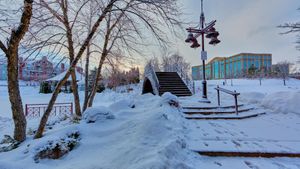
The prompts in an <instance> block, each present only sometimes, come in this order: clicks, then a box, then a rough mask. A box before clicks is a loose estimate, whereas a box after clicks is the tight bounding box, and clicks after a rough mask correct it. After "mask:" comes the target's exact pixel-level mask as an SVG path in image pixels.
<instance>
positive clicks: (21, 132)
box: [7, 48, 26, 142]
mask: <svg viewBox="0 0 300 169" xmlns="http://www.w3.org/2000/svg"><path fill="white" fill-rule="evenodd" d="M18 59H19V58H18V48H16V49H14V50H12V51H8V60H7V77H8V78H7V82H8V94H9V101H10V103H11V110H12V116H13V120H14V124H15V129H14V139H15V140H17V141H21V142H22V141H24V140H25V139H26V117H25V115H24V111H23V105H22V99H21V95H20V89H19V79H18V74H19V72H18Z"/></svg>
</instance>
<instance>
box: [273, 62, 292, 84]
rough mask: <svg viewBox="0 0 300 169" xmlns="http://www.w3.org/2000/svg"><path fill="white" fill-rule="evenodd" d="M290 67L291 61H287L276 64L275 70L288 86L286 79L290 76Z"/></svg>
mask: <svg viewBox="0 0 300 169" xmlns="http://www.w3.org/2000/svg"><path fill="white" fill-rule="evenodd" d="M289 67H290V63H289V62H287V61H284V62H280V63H277V64H276V65H274V71H275V73H276V74H277V75H278V76H279V77H280V78H282V80H283V85H284V86H286V80H287V78H288V76H289Z"/></svg>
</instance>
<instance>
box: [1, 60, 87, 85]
mask: <svg viewBox="0 0 300 169" xmlns="http://www.w3.org/2000/svg"><path fill="white" fill-rule="evenodd" d="M18 70H19V79H20V80H24V81H43V80H46V79H49V78H51V77H53V76H56V75H58V74H61V73H62V72H64V71H65V70H66V68H65V64H64V63H60V64H57V65H55V63H52V62H51V61H49V60H48V58H47V57H45V56H44V57H42V58H41V59H39V60H34V59H23V58H22V57H20V58H19V69H18ZM76 70H77V71H78V72H80V73H81V74H83V69H82V68H81V67H76ZM0 80H7V61H6V59H0Z"/></svg>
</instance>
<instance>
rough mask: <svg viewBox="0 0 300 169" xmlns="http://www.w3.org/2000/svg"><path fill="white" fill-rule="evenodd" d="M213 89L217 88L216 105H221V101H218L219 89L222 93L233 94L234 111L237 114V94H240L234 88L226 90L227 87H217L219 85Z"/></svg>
mask: <svg viewBox="0 0 300 169" xmlns="http://www.w3.org/2000/svg"><path fill="white" fill-rule="evenodd" d="M215 89H216V90H217V93H218V106H220V105H221V103H220V102H221V101H220V91H221V92H224V93H227V94H230V95H232V96H234V103H235V113H236V115H239V110H238V101H237V96H238V95H240V93H238V92H236V91H235V90H234V91H231V90H228V89H224V88H221V87H219V85H218V86H217V87H216V88H215Z"/></svg>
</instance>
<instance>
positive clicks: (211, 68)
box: [192, 53, 272, 80]
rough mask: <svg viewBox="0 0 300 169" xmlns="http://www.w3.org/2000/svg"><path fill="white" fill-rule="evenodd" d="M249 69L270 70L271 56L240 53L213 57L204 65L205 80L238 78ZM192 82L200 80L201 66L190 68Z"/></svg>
mask: <svg viewBox="0 0 300 169" xmlns="http://www.w3.org/2000/svg"><path fill="white" fill-rule="evenodd" d="M250 67H255V69H257V70H271V67H272V54H258V53H240V54H237V55H234V56H230V57H215V58H213V59H212V60H211V61H209V62H208V63H207V64H206V67H205V71H206V79H208V80H209V79H224V78H238V77H241V76H242V75H243V74H247V73H248V71H249V68H250ZM192 77H193V79H194V80H201V79H202V65H199V66H193V67H192Z"/></svg>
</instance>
